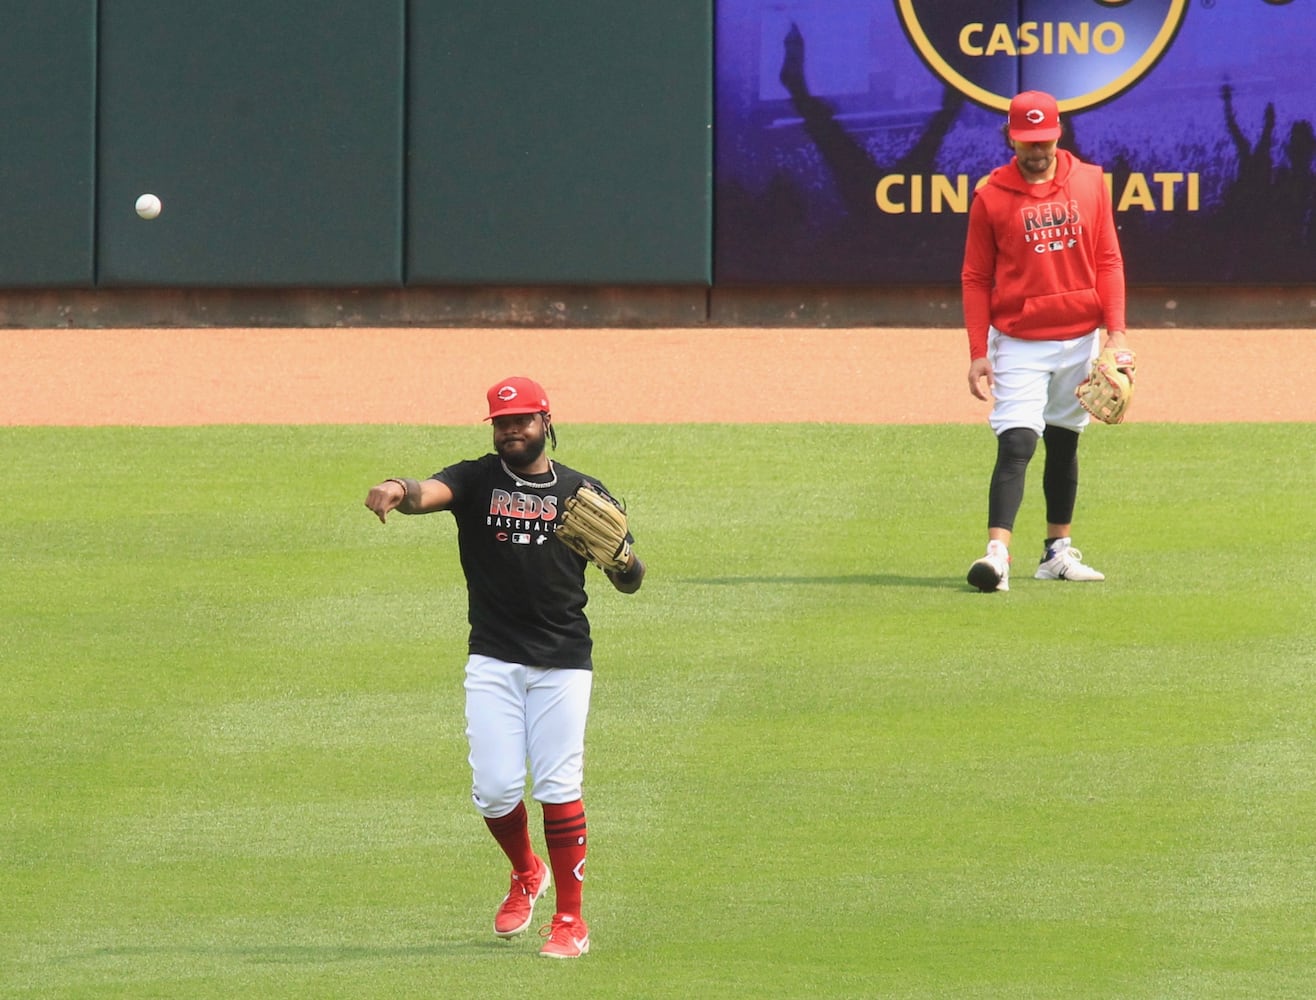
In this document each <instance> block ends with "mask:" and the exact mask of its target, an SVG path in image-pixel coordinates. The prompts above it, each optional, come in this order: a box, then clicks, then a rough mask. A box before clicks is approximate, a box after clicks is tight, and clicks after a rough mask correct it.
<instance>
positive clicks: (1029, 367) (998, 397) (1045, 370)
mask: <svg viewBox="0 0 1316 1000" xmlns="http://www.w3.org/2000/svg"><path fill="white" fill-rule="evenodd" d="M1097 333H1098V331H1096V330H1094V331H1092V332H1091V333H1088V334H1084V335H1083V336H1082V337H1075V338H1074V339H1073V340H1021V339H1019V338H1018V337H1009V336H1006V335H1005V334H1003V333H1001V331H1000V330H998V329H996V327H992V328H991V329H990V330H989V331H988V335H987V357H988V358H989V359H990V360H991V363H992V373H993V375H994V376H995V378H996V386H995V388H994V389H993V390H992V395H993V397H994V399H995V403H994V404H993V405H992V413H991V417H990V418H989V423H990V424H991V427H992V430H993V431H995V432H996V434H997V435H998V436H999V435H1000V434H1001V432H1003V431H1008V430H1009V429H1010V428H1011V427H1029V428H1032V430H1033V431H1035V432H1036V433H1037V434H1038V435H1039V436H1040V435H1041V434H1042V432H1043V431H1044V430H1045V429H1046V427H1047V425H1051V426H1053V427H1064V428H1066V429H1067V430H1071V431H1080V432H1081V431H1082V430H1083V428H1085V427H1086V426H1087V425H1088V420H1089V417H1088V411H1087V410H1085V409H1083V407H1082V406H1081V405H1079V402H1078V399H1077V398H1076V397H1075V396H1074V390H1075V389H1077V388H1078V384H1079V383H1080V382H1082V381H1083V379H1084V378H1086V377H1087V374H1088V370H1089V369H1090V368H1091V367H1092V362H1093V360H1094V359H1095V358H1096V356H1097V353H1098V352H1099V351H1100V348H1101V345H1100V341H1099V339H1098V336H1097Z"/></svg>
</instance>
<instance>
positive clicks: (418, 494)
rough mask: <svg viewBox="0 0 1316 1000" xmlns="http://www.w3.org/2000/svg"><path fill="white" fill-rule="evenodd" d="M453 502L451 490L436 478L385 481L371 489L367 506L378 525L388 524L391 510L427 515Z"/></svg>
mask: <svg viewBox="0 0 1316 1000" xmlns="http://www.w3.org/2000/svg"><path fill="white" fill-rule="evenodd" d="M450 503H452V490H450V489H449V488H448V486H447V484H446V483H441V482H439V481H438V480H437V479H424V480H421V481H419V482H418V481H417V480H415V479H385V480H384V481H383V482H382V483H378V484H376V485H374V486H372V487H370V492H369V493H368V494H366V506H367V507H368V508H370V510H372V511H374V513H375V516H376V517H378V518H379V520H380V523H381V524H386V523H387V522H388V515H389V514H390V513H392V512H393V511H395V510H397V511H401V512H402V513H403V514H429V513H432V512H434V511H436V510H445V509H447V506H448V504H450Z"/></svg>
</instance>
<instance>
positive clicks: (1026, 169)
mask: <svg viewBox="0 0 1316 1000" xmlns="http://www.w3.org/2000/svg"><path fill="white" fill-rule="evenodd" d="M1054 159H1055V154H1054V153H1030V154H1027V155H1025V156H1019V157H1018V160H1019V169H1020V171H1021V172H1022V173H1023V174H1024V176H1025V177H1028V178H1030V179H1038V178H1042V177H1045V176H1046V172H1047V171H1048V170H1050V169H1051V163H1052V161H1053V160H1054Z"/></svg>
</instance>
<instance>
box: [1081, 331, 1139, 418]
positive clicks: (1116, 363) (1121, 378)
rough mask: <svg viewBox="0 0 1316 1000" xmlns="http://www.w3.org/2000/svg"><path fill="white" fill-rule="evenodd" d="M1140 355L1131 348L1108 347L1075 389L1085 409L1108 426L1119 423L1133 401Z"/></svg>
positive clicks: (1098, 356)
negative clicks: (1135, 375)
mask: <svg viewBox="0 0 1316 1000" xmlns="http://www.w3.org/2000/svg"><path fill="white" fill-rule="evenodd" d="M1136 371H1137V356H1136V355H1135V354H1134V353H1133V351H1131V350H1130V349H1129V348H1127V347H1118V348H1109V347H1108V348H1106V349H1105V350H1104V351H1102V352H1101V353H1100V354H1098V355H1097V359H1096V360H1095V361H1093V362H1092V370H1091V371H1089V372H1088V377H1087V378H1085V379H1084V380H1083V381H1082V382H1081V383H1080V384H1079V386H1078V388H1077V389H1075V390H1074V395H1075V396H1077V397H1078V401H1079V403H1081V404H1082V406H1083V409H1085V410H1087V411H1088V412H1089V413H1090V414H1092V415H1093V416H1094V417H1096V418H1097V419H1098V420H1100V421H1101V422H1102V423H1105V424H1118V423H1119V422H1120V421H1121V420H1123V419H1124V414H1125V412H1127V410H1128V408H1129V403H1130V402H1131V401H1132V400H1133V377H1134V374H1135V372H1136Z"/></svg>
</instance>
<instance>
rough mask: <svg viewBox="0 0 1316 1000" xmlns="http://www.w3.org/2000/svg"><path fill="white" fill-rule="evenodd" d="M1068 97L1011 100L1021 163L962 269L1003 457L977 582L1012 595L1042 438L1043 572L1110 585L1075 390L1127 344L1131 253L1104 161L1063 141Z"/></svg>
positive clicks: (983, 387) (977, 378)
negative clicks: (1095, 549) (1095, 547)
mask: <svg viewBox="0 0 1316 1000" xmlns="http://www.w3.org/2000/svg"><path fill="white" fill-rule="evenodd" d="M1061 133H1062V126H1061V123H1060V114H1059V109H1058V107H1057V106H1056V101H1055V98H1053V97H1052V96H1051V95H1050V94H1044V93H1041V92H1040V91H1027V92H1025V93H1022V94H1019V95H1018V96H1016V97H1015V98H1014V99H1013V100H1012V101H1011V102H1010V112H1009V119H1008V121H1007V123H1006V126H1005V137H1006V142H1007V144H1008V145H1009V146H1010V148H1011V149H1012V150H1013V151H1014V158H1013V159H1012V160H1011V161H1010V162H1009V163H1007V164H1006V165H1005V166H1002V167H998V168H996V169H995V170H994V171H992V173H991V176H990V177H989V178H988V181H987V183H986V184H984V185H983V186H982V187H981V188H980V189H979V190H978V192H977V194H976V195H975V196H974V199H973V205H972V207H971V208H970V210H969V230H968V237H967V239H966V241H965V247H964V267H963V271H962V274H961V279H962V287H963V295H964V319H965V324H966V326H967V327H968V333H969V358H970V364H969V391H970V392H971V393H972V394H973V395H974V396H976V397H977V398H978V399H982V400H986V401H993V405H992V411H991V417H990V424H991V428H992V430H993V431H994V432H995V434H996V465H995V468H994V469H993V471H992V478H991V488H990V491H989V494H988V502H987V539H988V540H987V552H986V554H985V555H983V557H982V558H981V559H978V560H977V561H976V562H974V564H973V565H972V566H971V567H969V583H971V584H972V585H973V586H975V587H977V588H978V589H979V590H982V591H985V592H990V591H998V590H1009V589H1010V548H1009V547H1010V539H1011V535H1012V533H1013V530H1014V519H1015V515H1016V514H1017V513H1018V511H1019V507H1020V505H1021V503H1022V502H1023V494H1024V474H1025V472H1026V471H1027V468H1028V463H1029V461H1030V460H1031V459H1032V457H1033V452H1034V451H1035V450H1036V448H1037V442H1038V439H1039V438H1041V440H1042V441H1043V443H1044V445H1045V449H1046V461H1045V465H1044V467H1043V471H1042V491H1043V495H1044V497H1045V500H1046V520H1047V527H1046V540H1045V543H1044V545H1043V554H1042V559H1041V562H1040V564H1039V565H1038V567H1037V570H1036V572H1035V573H1034V576H1035V577H1036V578H1037V579H1039V580H1083V581H1086V580H1102V579H1105V577H1104V576H1103V575H1102V574H1101V573H1099V572H1097V571H1096V570H1095V569H1093V568H1092V567H1091V566H1088V565H1086V564H1085V563H1084V562H1083V557H1082V553H1080V552H1079V550H1078V549H1076V548H1074V547H1073V545H1072V543H1071V541H1070V527H1071V522H1072V520H1073V513H1074V502H1075V498H1076V497H1077V494H1078V440H1079V435H1080V434H1081V433H1082V432H1083V429H1084V428H1085V427H1086V426H1087V424H1088V416H1089V415H1088V413H1087V411H1086V410H1085V409H1084V408H1083V407H1082V405H1080V403H1079V401H1078V399H1077V398H1076V396H1075V390H1076V389H1077V387H1078V386H1079V384H1080V383H1082V382H1083V380H1084V378H1085V377H1086V376H1087V374H1088V371H1089V368H1090V366H1091V364H1092V362H1093V359H1094V358H1096V357H1097V354H1098V353H1099V351H1100V350H1101V349H1102V345H1101V344H1100V343H1099V340H1100V331H1101V329H1103V328H1104V329H1105V331H1106V336H1105V345H1104V346H1105V347H1106V348H1113V349H1118V348H1123V347H1125V333H1124V259H1123V256H1122V254H1121V252H1120V246H1119V239H1118V237H1117V235H1116V232H1115V220H1114V215H1113V213H1112V211H1111V204H1110V194H1109V192H1108V191H1107V189H1106V186H1105V184H1104V182H1103V180H1102V171H1101V168H1100V167H1097V166H1092V165H1090V164H1086V163H1083V162H1081V161H1080V160H1079V159H1078V158H1077V157H1075V156H1073V155H1072V154H1070V153H1069V152H1067V151H1066V150H1063V149H1057V142H1058V140H1059V139H1060V136H1061Z"/></svg>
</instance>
